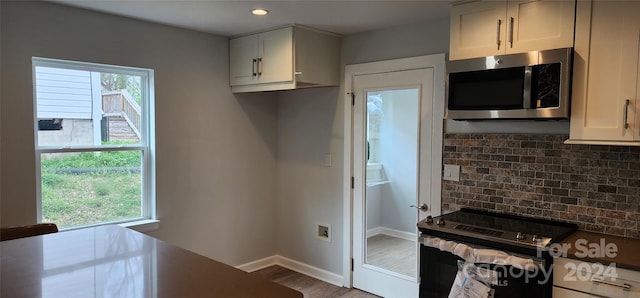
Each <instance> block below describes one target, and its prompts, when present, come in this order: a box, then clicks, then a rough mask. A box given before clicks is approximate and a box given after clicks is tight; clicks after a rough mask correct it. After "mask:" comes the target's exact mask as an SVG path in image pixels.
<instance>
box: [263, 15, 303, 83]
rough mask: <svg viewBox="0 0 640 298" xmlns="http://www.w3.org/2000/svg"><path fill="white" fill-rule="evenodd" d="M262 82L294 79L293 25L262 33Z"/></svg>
mask: <svg viewBox="0 0 640 298" xmlns="http://www.w3.org/2000/svg"><path fill="white" fill-rule="evenodd" d="M259 48H260V54H259V56H258V59H259V60H260V61H259V62H258V77H259V79H260V83H275V82H288V81H293V72H294V70H293V58H294V57H293V27H287V28H282V29H278V30H273V31H269V32H265V33H262V34H260V46H259Z"/></svg>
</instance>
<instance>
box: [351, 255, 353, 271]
mask: <svg viewBox="0 0 640 298" xmlns="http://www.w3.org/2000/svg"><path fill="white" fill-rule="evenodd" d="M351 271H353V258H351Z"/></svg>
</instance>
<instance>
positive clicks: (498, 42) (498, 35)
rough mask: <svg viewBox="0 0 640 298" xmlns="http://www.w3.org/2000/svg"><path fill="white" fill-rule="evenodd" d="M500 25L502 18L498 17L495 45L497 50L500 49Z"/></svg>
mask: <svg viewBox="0 0 640 298" xmlns="http://www.w3.org/2000/svg"><path fill="white" fill-rule="evenodd" d="M501 25H502V20H501V19H498V22H497V26H496V45H497V46H498V51H499V50H500V26H501Z"/></svg>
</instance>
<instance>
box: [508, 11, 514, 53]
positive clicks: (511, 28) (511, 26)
mask: <svg viewBox="0 0 640 298" xmlns="http://www.w3.org/2000/svg"><path fill="white" fill-rule="evenodd" d="M513 22H514V19H513V17H511V18H509V45H510V47H511V48H513Z"/></svg>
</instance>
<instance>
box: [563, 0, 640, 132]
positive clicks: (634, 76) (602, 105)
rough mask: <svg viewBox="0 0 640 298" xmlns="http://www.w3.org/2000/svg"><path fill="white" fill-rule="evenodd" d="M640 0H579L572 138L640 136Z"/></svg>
mask: <svg viewBox="0 0 640 298" xmlns="http://www.w3.org/2000/svg"><path fill="white" fill-rule="evenodd" d="M639 15H640V2H637V1H593V3H589V2H586V1H579V2H578V15H577V20H576V21H577V22H576V46H575V54H574V85H573V95H572V97H573V98H572V107H571V109H572V111H571V131H570V138H571V140H572V141H573V140H576V141H605V142H606V141H640V132H639V130H640V127H639V125H640V122H639V121H640V119H638V118H639V116H638V111H639V109H640V108H639V107H640V106H639V105H640V103H639V100H638V94H639V93H638V92H639V91H640V90H639V89H638V84H639V83H640V80H639V76H640V70H639V67H640V63H639V59H638V56H639V55H640V47H639V44H640V18H639V17H638V16H639Z"/></svg>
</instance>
